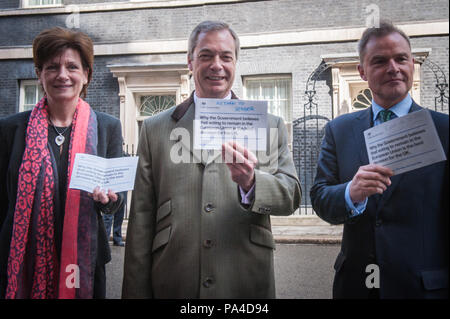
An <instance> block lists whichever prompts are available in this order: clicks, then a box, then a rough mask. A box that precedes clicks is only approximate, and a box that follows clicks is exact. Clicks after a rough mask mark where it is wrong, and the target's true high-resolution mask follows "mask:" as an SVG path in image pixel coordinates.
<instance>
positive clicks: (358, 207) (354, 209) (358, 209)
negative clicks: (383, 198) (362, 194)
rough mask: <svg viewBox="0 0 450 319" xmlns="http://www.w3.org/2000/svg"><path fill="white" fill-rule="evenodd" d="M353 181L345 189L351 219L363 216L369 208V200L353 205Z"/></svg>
mask: <svg viewBox="0 0 450 319" xmlns="http://www.w3.org/2000/svg"><path fill="white" fill-rule="evenodd" d="M351 184H352V181H350V182H349V183H348V184H347V186H346V187H345V206H346V207H347V210H348V211H349V212H350V216H351V217H355V216H358V215H360V214H362V213H363V212H364V211H365V210H366V206H367V198H366V199H365V200H364V201H363V202H361V203H353V202H352V200H351V199H350V185H351Z"/></svg>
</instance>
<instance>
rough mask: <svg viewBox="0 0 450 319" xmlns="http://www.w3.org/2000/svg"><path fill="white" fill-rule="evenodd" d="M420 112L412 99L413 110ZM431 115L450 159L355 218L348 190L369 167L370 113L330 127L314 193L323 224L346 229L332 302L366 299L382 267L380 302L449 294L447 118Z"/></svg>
mask: <svg viewBox="0 0 450 319" xmlns="http://www.w3.org/2000/svg"><path fill="white" fill-rule="evenodd" d="M421 109H422V108H421V107H420V106H418V105H417V104H415V103H414V102H413V104H412V106H411V110H410V112H414V111H418V110H421ZM430 112H431V116H432V119H433V121H434V124H435V126H436V130H437V132H438V135H439V138H440V140H441V143H442V146H443V148H444V152H445V154H446V157H447V160H446V161H443V162H439V163H435V164H432V165H429V166H426V167H423V168H419V169H416V170H413V171H410V172H407V173H403V174H399V175H395V176H393V177H392V178H391V182H392V184H391V185H390V186H389V187H388V188H387V190H386V191H385V192H384V193H383V194H382V195H378V194H377V195H372V196H370V197H369V199H368V202H367V206H366V209H365V211H364V212H363V214H361V215H359V216H357V217H350V213H349V211H348V210H347V209H346V206H345V199H344V193H345V187H346V185H347V183H348V182H349V181H351V180H352V178H353V176H354V175H355V173H356V172H357V170H358V168H359V167H360V166H363V165H367V164H369V160H368V155H367V151H366V146H365V141H364V135H363V131H364V130H366V129H368V128H370V127H371V126H373V121H372V109H371V108H368V109H366V110H363V111H359V112H355V113H350V114H345V115H343V116H340V117H338V118H336V119H335V120H333V121H331V122H329V123H328V124H327V125H326V128H325V137H324V140H323V142H322V148H321V152H320V155H319V160H318V167H317V175H316V178H315V181H314V185H313V187H312V189H311V194H310V195H311V202H312V205H313V208H314V210H315V211H316V213H317V214H318V215H319V216H320V217H321V218H322V219H324V220H325V221H327V222H329V223H331V224H344V233H343V238H342V247H341V251H340V253H339V255H338V257H337V259H336V262H335V265H334V268H335V270H336V274H335V278H334V284H333V297H334V298H368V297H369V295H370V293H371V289H368V288H367V287H366V279H367V277H368V276H369V275H372V274H373V272H372V271H369V270H368V272H366V267H367V266H368V265H369V264H376V265H378V266H379V271H380V288H379V296H380V297H381V298H441V297H443V298H446V297H448V248H449V247H448V228H449V224H448V208H449V205H448V203H449V200H448V196H449V193H448V190H449V188H448V177H449V176H448V163H449V161H448V150H449V144H448V135H449V131H448V130H449V117H448V115H446V114H442V113H438V112H434V111H430Z"/></svg>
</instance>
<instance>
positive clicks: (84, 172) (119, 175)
mask: <svg viewBox="0 0 450 319" xmlns="http://www.w3.org/2000/svg"><path fill="white" fill-rule="evenodd" d="M137 162H138V157H119V158H102V157H98V156H94V155H89V154H82V153H78V154H76V155H75V163H74V165H73V171H72V176H71V179H70V185H69V188H73V189H80V190H84V191H86V192H89V193H92V191H93V189H94V188H95V187H97V186H99V187H100V188H101V189H105V190H108V189H110V190H112V191H114V192H116V193H118V192H123V191H128V190H133V188H134V178H135V176H136V168H137Z"/></svg>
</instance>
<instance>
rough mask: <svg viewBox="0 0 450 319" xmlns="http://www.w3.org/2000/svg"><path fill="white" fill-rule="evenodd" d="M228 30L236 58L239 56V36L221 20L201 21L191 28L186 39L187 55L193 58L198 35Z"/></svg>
mask: <svg viewBox="0 0 450 319" xmlns="http://www.w3.org/2000/svg"><path fill="white" fill-rule="evenodd" d="M223 30H225V31H228V33H229V34H230V35H231V37H232V38H233V40H234V45H235V51H234V53H235V55H236V60H237V59H238V56H239V50H240V41H239V37H238V35H237V34H236V32H234V30H233V29H232V28H231V27H230V26H229V25H228V24H227V23H225V22H221V21H209V20H207V21H203V22H201V23H199V24H198V25H197V26H196V27H195V28H194V30H192V32H191V34H190V36H189V40H188V52H187V53H188V57H189V58H191V59H193V53H194V50H195V48H196V47H197V44H198V38H199V37H200V35H201V34H207V33H210V32H220V31H223Z"/></svg>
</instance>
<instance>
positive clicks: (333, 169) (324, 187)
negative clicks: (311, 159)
mask: <svg viewBox="0 0 450 319" xmlns="http://www.w3.org/2000/svg"><path fill="white" fill-rule="evenodd" d="M346 185H347V183H341V181H340V179H339V165H338V161H337V154H336V144H335V139H334V136H333V132H332V129H331V127H330V125H329V123H328V124H327V125H326V127H325V137H324V139H323V141H322V146H321V151H320V154H319V159H318V163H317V174H316V178H315V180H314V184H313V186H312V188H311V192H310V196H311V203H312V206H313V208H314V210H315V212H316V213H317V215H318V216H319V217H320V218H322V219H323V220H325V221H327V222H328V223H330V224H342V223H345V222H346V221H348V220H349V218H350V213H349V212H348V210H347V208H346V206H345V187H346Z"/></svg>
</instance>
